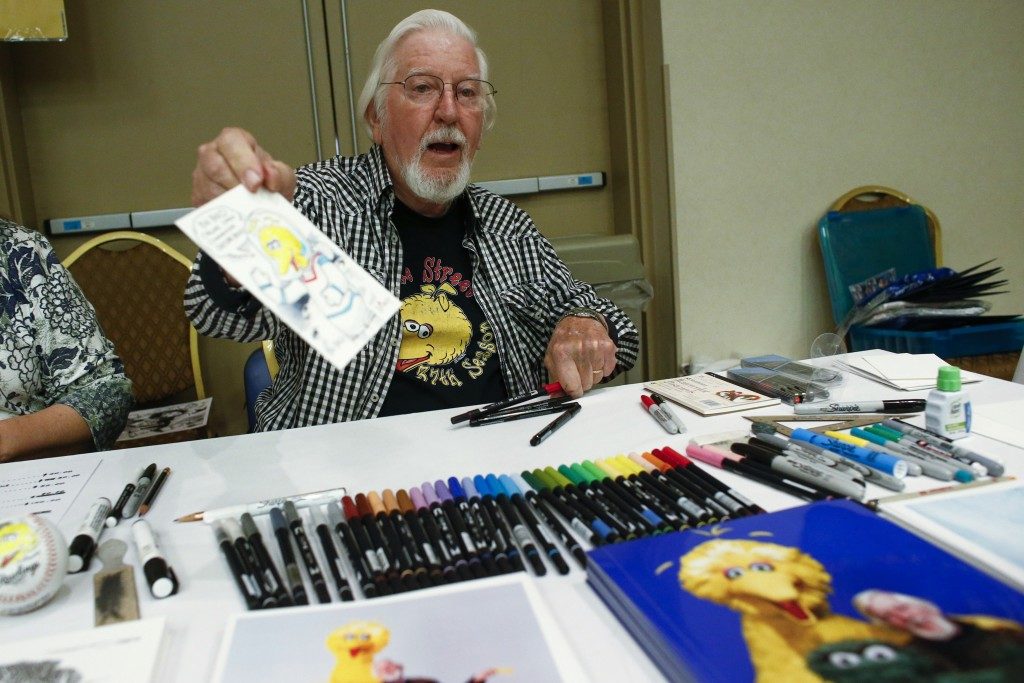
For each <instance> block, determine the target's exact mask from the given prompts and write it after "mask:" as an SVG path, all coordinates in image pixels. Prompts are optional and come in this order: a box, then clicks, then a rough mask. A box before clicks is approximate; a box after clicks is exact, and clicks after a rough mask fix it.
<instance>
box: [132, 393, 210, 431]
mask: <svg viewBox="0 0 1024 683" xmlns="http://www.w3.org/2000/svg"><path fill="white" fill-rule="evenodd" d="M212 402H213V397H212V396H211V397H207V398H204V399H200V400H198V401H189V402H188V403H175V404H174V405H172V406H162V407H160V408H149V409H148V410H133V411H132V412H130V413H128V424H127V425H126V426H125V428H124V431H123V432H121V436H119V437H117V440H118V441H131V440H133V439H144V438H146V437H148V436H157V435H159V434H170V433H172V432H183V431H186V430H188V429H195V428H197V427H204V426H206V423H207V422H209V420H210V404H211V403H212Z"/></svg>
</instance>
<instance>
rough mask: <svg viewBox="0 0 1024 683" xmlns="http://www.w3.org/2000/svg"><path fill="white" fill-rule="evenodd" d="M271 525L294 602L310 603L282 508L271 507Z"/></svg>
mask: <svg viewBox="0 0 1024 683" xmlns="http://www.w3.org/2000/svg"><path fill="white" fill-rule="evenodd" d="M270 526H271V527H273V529H274V538H276V539H277V547H278V549H279V550H280V551H281V562H283V563H284V575H285V577H286V578H287V579H288V589H289V590H290V591H291V594H292V602H294V603H295V604H296V605H308V604H309V598H308V597H306V587H305V586H304V585H303V584H302V572H300V571H299V565H298V563H297V562H296V561H295V551H294V550H292V539H291V536H290V535H289V534H288V523H287V522H286V521H285V519H284V513H282V512H281V509H280V508H270Z"/></svg>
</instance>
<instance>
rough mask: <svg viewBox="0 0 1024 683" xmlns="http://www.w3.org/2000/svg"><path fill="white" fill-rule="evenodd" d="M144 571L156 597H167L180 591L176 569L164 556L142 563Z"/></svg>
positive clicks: (150, 590)
mask: <svg viewBox="0 0 1024 683" xmlns="http://www.w3.org/2000/svg"><path fill="white" fill-rule="evenodd" d="M142 573H143V574H145V576H146V583H148V584H149V592H150V593H152V594H153V597H154V598H158V599H159V598H166V597H168V596H169V595H174V594H175V593H177V592H178V577H176V576H175V575H174V570H173V569H171V567H170V566H169V565H168V564H167V560H165V559H164V558H162V557H154V558H152V559H150V560H149V562H146V564H144V565H142Z"/></svg>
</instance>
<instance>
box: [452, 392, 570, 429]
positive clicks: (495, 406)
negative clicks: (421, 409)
mask: <svg viewBox="0 0 1024 683" xmlns="http://www.w3.org/2000/svg"><path fill="white" fill-rule="evenodd" d="M561 393H562V385H561V384H559V383H558V382H552V383H550V384H542V385H541V387H540V389H538V390H537V391H531V392H529V393H527V394H522V395H520V396H514V397H512V398H508V399H505V400H504V401H498V402H497V403H492V404H490V405H487V406H484V407H483V408H477V409H475V410H470V411H468V412H465V413H460V414H459V415H456V416H455V417H453V418H452V424H453V425H454V424H458V423H460V422H465V421H466V420H471V419H473V418H477V417H483V416H484V415H490V414H491V413H496V412H498V411H499V410H501V409H502V408H508V407H509V406H514V405H516V404H517V403H525V402H526V401H530V400H532V399H535V398H541V397H542V396H557V395H558V394H561Z"/></svg>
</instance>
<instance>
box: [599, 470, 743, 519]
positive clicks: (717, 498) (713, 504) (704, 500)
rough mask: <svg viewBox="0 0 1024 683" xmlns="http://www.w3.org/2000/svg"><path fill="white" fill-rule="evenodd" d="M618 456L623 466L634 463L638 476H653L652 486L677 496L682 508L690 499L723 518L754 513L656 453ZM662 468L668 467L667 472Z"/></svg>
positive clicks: (723, 492) (651, 479)
mask: <svg viewBox="0 0 1024 683" xmlns="http://www.w3.org/2000/svg"><path fill="white" fill-rule="evenodd" d="M648 455H650V454H648ZM615 460H616V461H617V462H619V463H620V464H621V465H622V466H623V467H626V466H627V465H628V466H630V467H632V468H633V471H635V472H636V476H637V478H638V479H640V480H642V481H647V480H649V481H650V483H651V485H652V486H660V487H663V489H664V491H665V493H666V495H670V496H674V497H675V500H676V505H678V506H679V507H680V508H682V509H686V507H687V503H690V504H692V505H697V506H701V507H702V508H703V509H704V510H709V511H710V512H711V513H712V514H713V515H714V516H715V517H718V518H719V519H728V518H730V517H743V516H744V515H747V514H750V513H749V512H748V511H747V509H746V508H745V507H744V505H743V503H741V502H739V501H738V500H736V499H734V498H733V497H731V496H730V495H729V494H728V493H726V492H725V491H719V490H718V489H716V488H715V487H713V486H711V485H709V484H707V483H705V482H704V481H702V480H700V479H697V478H694V477H686V476H684V475H683V474H682V473H681V472H677V471H676V470H675V469H674V468H673V467H672V466H671V465H669V464H668V463H666V462H664V461H661V460H658V459H657V458H655V457H654V456H653V455H650V459H645V458H644V457H643V456H641V455H640V454H639V453H630V454H629V455H628V456H626V455H622V456H618V457H617V458H615ZM656 463H657V464H656ZM662 468H664V470H665V471H664V472H663V471H662ZM709 521H710V520H709Z"/></svg>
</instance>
